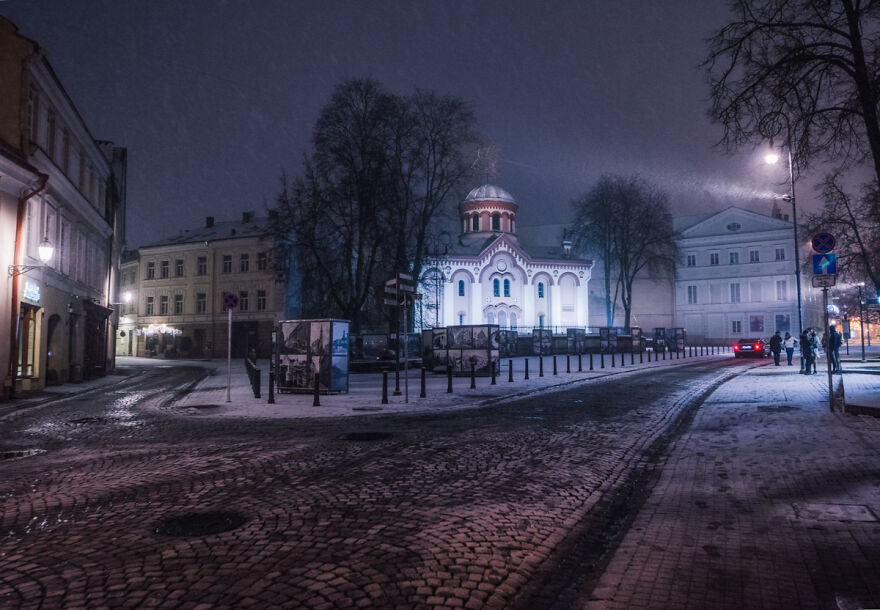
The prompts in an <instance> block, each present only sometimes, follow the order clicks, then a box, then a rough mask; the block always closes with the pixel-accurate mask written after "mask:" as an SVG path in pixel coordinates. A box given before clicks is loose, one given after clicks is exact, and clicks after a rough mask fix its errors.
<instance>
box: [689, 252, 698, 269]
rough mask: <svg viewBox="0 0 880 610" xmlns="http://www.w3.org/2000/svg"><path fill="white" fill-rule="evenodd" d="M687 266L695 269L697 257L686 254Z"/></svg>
mask: <svg viewBox="0 0 880 610" xmlns="http://www.w3.org/2000/svg"><path fill="white" fill-rule="evenodd" d="M687 266H688V267H696V266H697V255H696V254H688V255H687Z"/></svg>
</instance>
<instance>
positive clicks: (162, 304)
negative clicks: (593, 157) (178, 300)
mask: <svg viewBox="0 0 880 610" xmlns="http://www.w3.org/2000/svg"><path fill="white" fill-rule="evenodd" d="M159 315H160V316H167V315H168V295H167V294H163V295H162V296H160V297H159Z"/></svg>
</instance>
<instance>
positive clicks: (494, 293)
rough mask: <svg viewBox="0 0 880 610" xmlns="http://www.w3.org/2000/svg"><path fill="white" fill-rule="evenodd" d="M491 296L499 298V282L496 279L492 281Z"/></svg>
mask: <svg viewBox="0 0 880 610" xmlns="http://www.w3.org/2000/svg"><path fill="white" fill-rule="evenodd" d="M492 296H493V297H500V296H501V282H500V281H499V280H498V278H497V277H496V278H495V279H494V280H492Z"/></svg>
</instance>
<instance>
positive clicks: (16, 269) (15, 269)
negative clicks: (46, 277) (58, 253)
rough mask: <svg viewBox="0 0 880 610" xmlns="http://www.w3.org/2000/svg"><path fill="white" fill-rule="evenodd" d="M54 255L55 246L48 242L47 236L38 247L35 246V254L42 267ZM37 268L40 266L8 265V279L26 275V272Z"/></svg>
mask: <svg viewBox="0 0 880 610" xmlns="http://www.w3.org/2000/svg"><path fill="white" fill-rule="evenodd" d="M54 253H55V246H53V245H52V242H51V241H49V237H48V236H47V237H44V238H43V241H41V242H40V245H39V246H37V254H38V255H39V257H40V260H41V261H43V264H44V265H45V264H46V263H48V262H49V261H50V260H52V255H53V254H54ZM39 268H40V265H9V269H8V273H9V277H15V276H16V275H21V274H22V273H27V272H28V271H31V270H33V269H39Z"/></svg>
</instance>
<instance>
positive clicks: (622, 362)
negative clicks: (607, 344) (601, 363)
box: [620, 352, 626, 368]
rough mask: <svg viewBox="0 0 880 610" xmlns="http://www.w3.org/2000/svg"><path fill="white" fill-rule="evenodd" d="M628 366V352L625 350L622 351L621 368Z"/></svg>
mask: <svg viewBox="0 0 880 610" xmlns="http://www.w3.org/2000/svg"><path fill="white" fill-rule="evenodd" d="M625 366H626V354H625V353H624V352H620V368H623V367H625Z"/></svg>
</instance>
